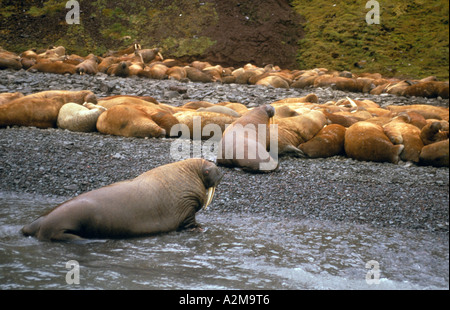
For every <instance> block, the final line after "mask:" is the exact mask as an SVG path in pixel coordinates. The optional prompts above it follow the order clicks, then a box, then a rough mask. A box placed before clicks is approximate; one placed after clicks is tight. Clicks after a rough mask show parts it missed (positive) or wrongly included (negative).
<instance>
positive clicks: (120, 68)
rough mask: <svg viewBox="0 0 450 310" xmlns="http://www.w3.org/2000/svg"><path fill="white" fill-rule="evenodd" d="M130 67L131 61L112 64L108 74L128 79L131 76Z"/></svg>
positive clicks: (107, 71)
mask: <svg viewBox="0 0 450 310" xmlns="http://www.w3.org/2000/svg"><path fill="white" fill-rule="evenodd" d="M130 65H131V62H129V61H121V62H119V63H117V64H112V65H110V66H109V67H108V70H106V74H108V75H115V76H120V77H128V76H130Z"/></svg>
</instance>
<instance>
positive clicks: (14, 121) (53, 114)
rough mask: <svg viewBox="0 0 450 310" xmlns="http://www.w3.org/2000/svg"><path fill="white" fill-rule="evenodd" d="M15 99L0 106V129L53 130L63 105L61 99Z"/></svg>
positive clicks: (63, 102)
mask: <svg viewBox="0 0 450 310" xmlns="http://www.w3.org/2000/svg"><path fill="white" fill-rule="evenodd" d="M27 97H28V96H25V97H22V98H19V99H15V100H13V101H10V102H8V103H5V104H3V105H1V106H0V128H1V127H6V126H14V125H16V126H33V127H37V128H43V129H45V128H54V127H56V122H57V119H58V113H59V109H61V107H62V106H63V105H64V104H65V101H64V99H63V98H61V97H55V98H27Z"/></svg>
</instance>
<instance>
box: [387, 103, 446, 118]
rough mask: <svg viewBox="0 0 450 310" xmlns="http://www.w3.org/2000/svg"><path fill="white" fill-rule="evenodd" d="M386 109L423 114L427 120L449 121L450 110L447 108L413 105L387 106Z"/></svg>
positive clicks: (395, 111)
mask: <svg viewBox="0 0 450 310" xmlns="http://www.w3.org/2000/svg"><path fill="white" fill-rule="evenodd" d="M386 109H388V110H390V111H392V112H394V113H400V112H416V113H419V114H421V115H422V116H423V117H424V118H425V119H430V118H432V119H437V120H441V119H442V120H445V121H447V122H448V121H449V109H448V108H446V107H437V106H432V105H428V104H412V105H405V106H395V105H390V106H387V107H386Z"/></svg>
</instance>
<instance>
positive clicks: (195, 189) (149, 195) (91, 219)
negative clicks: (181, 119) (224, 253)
mask: <svg viewBox="0 0 450 310" xmlns="http://www.w3.org/2000/svg"><path fill="white" fill-rule="evenodd" d="M221 178H222V173H221V172H220V170H219V168H218V167H217V166H216V165H214V164H213V163H211V162H208V161H206V160H203V159H187V160H185V161H181V162H176V163H172V164H168V165H164V166H160V167H158V168H155V169H152V170H150V171H147V172H145V173H143V174H141V175H140V176H138V177H136V178H135V179H132V180H127V181H122V182H118V183H114V184H112V185H109V186H105V187H102V188H99V189H96V190H93V191H90V192H87V193H84V194H81V195H79V196H77V197H75V198H73V199H71V200H69V201H66V202H64V203H63V204H61V205H59V206H57V207H56V208H54V209H53V210H51V211H50V212H48V213H46V214H44V215H42V216H41V217H39V218H38V219H36V220H35V221H34V222H32V223H31V224H29V225H26V226H24V227H23V228H22V233H23V234H24V235H25V236H34V237H36V238H38V239H39V240H43V241H44V240H46V241H76V240H80V239H116V238H131V237H139V236H147V235H154V234H159V233H166V232H170V231H179V230H183V229H198V228H200V225H199V224H198V223H197V222H196V221H195V214H196V213H197V212H198V211H199V210H201V209H202V208H206V207H207V206H208V205H209V204H210V203H211V201H212V199H213V196H214V191H215V188H216V186H217V185H218V184H219V182H220V180H221ZM207 191H208V193H207Z"/></svg>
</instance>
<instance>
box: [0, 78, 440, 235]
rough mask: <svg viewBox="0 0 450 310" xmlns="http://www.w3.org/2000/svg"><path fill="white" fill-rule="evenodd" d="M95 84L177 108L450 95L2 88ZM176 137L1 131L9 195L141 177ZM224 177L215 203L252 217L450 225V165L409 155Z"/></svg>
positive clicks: (228, 172)
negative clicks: (408, 159)
mask: <svg viewBox="0 0 450 310" xmlns="http://www.w3.org/2000/svg"><path fill="white" fill-rule="evenodd" d="M52 89H54V90H56V89H64V90H84V89H85V90H91V91H93V92H94V93H95V94H96V95H97V96H98V97H99V98H100V97H104V96H110V95H119V94H123V95H125V94H126V95H139V96H152V97H154V98H156V99H157V100H158V101H160V102H163V103H168V104H172V105H175V106H180V105H183V104H184V103H186V102H189V101H196V100H205V101H210V102H212V103H217V102H221V101H234V102H240V103H243V104H246V105H247V106H249V107H253V106H258V105H261V104H265V103H271V102H273V101H276V100H279V99H283V98H288V97H302V96H306V95H307V94H308V93H312V92H314V93H315V94H316V95H317V96H318V98H319V100H320V102H321V103H322V102H326V101H328V100H338V99H342V98H345V97H346V96H349V97H351V98H353V99H358V98H364V99H371V100H373V101H375V102H377V103H378V104H380V105H381V106H386V105H391V104H396V105H403V104H415V103H420V104H431V105H436V106H445V107H448V106H449V100H448V99H446V100H443V99H440V98H438V99H426V98H405V97H400V96H392V95H386V96H372V95H366V94H359V93H358V94H357V93H345V92H341V91H335V90H332V89H321V88H315V89H290V90H285V89H275V88H267V87H264V86H251V85H234V84H229V85H226V84H202V83H191V82H189V83H180V82H177V81H169V80H162V81H160V80H150V79H143V78H119V77H111V76H106V75H102V74H99V75H96V76H88V75H85V76H70V75H54V74H45V73H29V72H26V71H23V70H21V71H9V70H5V71H0V93H1V92H16V91H19V92H22V93H23V94H25V95H27V94H30V93H35V92H39V91H44V90H52ZM173 141H175V140H174V139H138V138H124V137H116V136H107V135H102V134H100V133H75V132H70V131H67V130H61V129H45V130H43V129H37V128H31V127H30V128H26V127H13V128H6V129H0V163H1V164H0V195H1V193H2V192H3V193H5V192H16V193H30V194H39V195H48V196H58V197H64V198H70V197H73V196H74V195H78V194H80V193H82V192H85V191H89V190H92V189H95V188H98V187H101V186H105V185H108V184H111V183H113V182H116V181H120V180H124V179H128V178H133V177H135V176H137V175H139V174H141V173H143V172H145V171H147V170H150V169H152V168H154V167H157V166H160V165H163V164H167V163H170V162H173V161H174V159H172V158H171V156H170V147H171V145H172V143H173ZM222 170H223V171H224V172H225V176H224V178H223V180H222V182H221V183H220V185H219V187H218V189H217V191H216V196H215V199H214V201H213V203H212V204H211V206H210V207H209V208H210V209H212V210H215V211H217V212H233V213H239V214H243V216H251V214H254V213H258V214H262V215H264V214H267V215H271V216H279V217H280V219H281V220H282V219H283V218H287V217H289V218H292V217H295V218H301V219H303V218H305V219H314V220H326V221H338V222H349V223H357V224H368V225H372V226H374V227H398V228H406V229H419V230H427V231H434V232H446V233H448V230H449V214H448V204H449V169H448V168H435V167H428V166H426V167H424V166H417V165H415V164H411V163H405V162H400V163H399V164H397V165H394V164H389V163H374V162H360V161H356V160H352V159H349V158H346V157H341V156H338V157H332V158H327V159H298V158H291V157H283V158H280V169H279V170H278V171H276V172H273V173H270V174H249V173H246V172H243V171H242V170H240V169H229V168H222Z"/></svg>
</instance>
